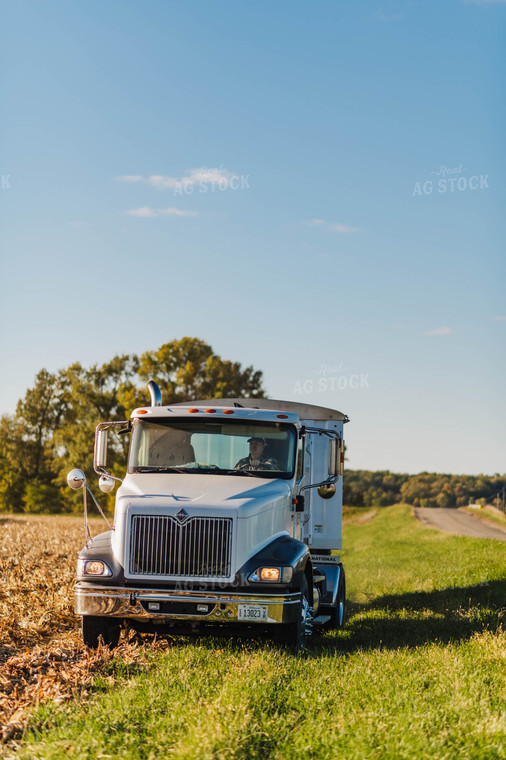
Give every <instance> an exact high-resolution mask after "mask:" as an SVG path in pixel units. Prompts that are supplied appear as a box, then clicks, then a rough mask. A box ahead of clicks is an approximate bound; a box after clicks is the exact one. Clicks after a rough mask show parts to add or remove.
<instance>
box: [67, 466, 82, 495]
mask: <svg viewBox="0 0 506 760" xmlns="http://www.w3.org/2000/svg"><path fill="white" fill-rule="evenodd" d="M67 483H68V485H69V486H70V487H71V488H72V489H73V490H74V491H78V490H79V489H80V488H84V486H85V485H86V475H85V474H84V472H83V471H82V470H71V471H70V472H69V474H68V475H67Z"/></svg>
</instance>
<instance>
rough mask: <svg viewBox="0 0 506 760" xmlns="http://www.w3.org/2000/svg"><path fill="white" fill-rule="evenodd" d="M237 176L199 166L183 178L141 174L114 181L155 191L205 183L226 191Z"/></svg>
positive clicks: (226, 171) (120, 177) (124, 176)
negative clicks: (144, 175) (138, 184)
mask: <svg viewBox="0 0 506 760" xmlns="http://www.w3.org/2000/svg"><path fill="white" fill-rule="evenodd" d="M237 176H238V175H237V174H234V173H233V172H230V171H229V170H228V169H224V168H223V167H219V168H218V167H215V168H212V169H208V168H207V167H206V166H201V167H199V168H198V169H189V170H188V173H187V174H185V175H184V176H183V177H169V176H167V175H164V174H150V175H149V176H147V177H143V176H142V175H141V174H122V175H121V176H119V177H116V181H117V182H127V183H134V182H139V183H142V184H145V185H150V186H151V187H154V188H156V189H157V190H175V189H176V188H179V187H186V186H187V185H196V184H199V183H201V182H207V183H209V184H211V185H212V184H213V183H214V184H217V185H219V187H220V189H222V188H223V189H226V188H227V187H229V185H230V181H231V180H232V179H233V178H235V177H237Z"/></svg>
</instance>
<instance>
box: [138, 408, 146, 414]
mask: <svg viewBox="0 0 506 760" xmlns="http://www.w3.org/2000/svg"><path fill="white" fill-rule="evenodd" d="M147 413H148V410H147V409H137V414H147Z"/></svg>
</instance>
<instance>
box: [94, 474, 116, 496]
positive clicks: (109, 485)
mask: <svg viewBox="0 0 506 760" xmlns="http://www.w3.org/2000/svg"><path fill="white" fill-rule="evenodd" d="M114 485H115V483H114V480H113V479H112V478H109V477H107V475H101V476H100V478H99V481H98V487H99V488H100V490H101V491H102V493H110V491H112V489H113V488H114Z"/></svg>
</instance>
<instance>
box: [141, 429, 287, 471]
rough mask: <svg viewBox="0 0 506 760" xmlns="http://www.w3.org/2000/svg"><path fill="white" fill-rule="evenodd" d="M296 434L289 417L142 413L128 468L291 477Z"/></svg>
mask: <svg viewBox="0 0 506 760" xmlns="http://www.w3.org/2000/svg"><path fill="white" fill-rule="evenodd" d="M296 439H297V436H296V429H295V427H294V426H293V425H288V424H286V423H266V422H262V423H251V422H243V421H242V420H230V421H229V420H227V421H214V420H213V421H212V422H210V421H209V422H208V421H207V420H205V421H204V420H187V419H170V420H167V419H160V420H149V421H147V420H140V419H137V420H135V422H134V427H133V432H132V441H131V444H130V455H129V459H128V472H193V473H203V472H205V473H210V472H211V473H216V474H230V475H250V476H251V475H254V476H257V477H267V478H291V477H292V476H293V473H294V464H295V450H296Z"/></svg>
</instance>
